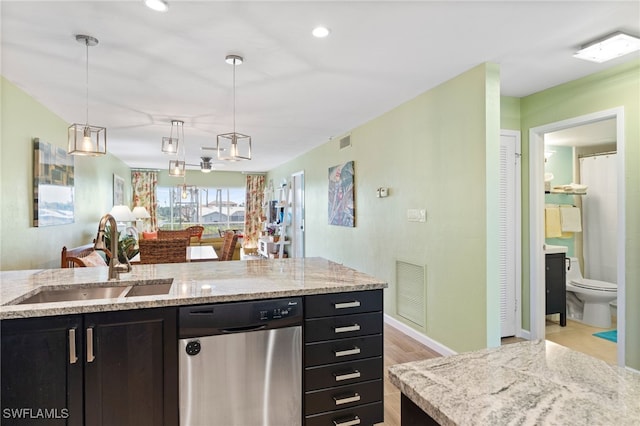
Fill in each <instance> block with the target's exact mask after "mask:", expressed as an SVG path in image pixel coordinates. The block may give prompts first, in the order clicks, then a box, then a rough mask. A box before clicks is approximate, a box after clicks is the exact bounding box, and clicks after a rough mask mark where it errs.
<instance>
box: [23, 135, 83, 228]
mask: <svg viewBox="0 0 640 426" xmlns="http://www.w3.org/2000/svg"><path fill="white" fill-rule="evenodd" d="M73 202H74V172H73V156H71V155H69V154H67V151H66V150H65V149H64V148H59V147H57V146H53V145H51V144H50V143H47V142H43V141H41V140H40V139H39V138H35V139H34V140H33V226H37V227H41V226H54V225H64V224H67V223H73V221H74V205H73Z"/></svg>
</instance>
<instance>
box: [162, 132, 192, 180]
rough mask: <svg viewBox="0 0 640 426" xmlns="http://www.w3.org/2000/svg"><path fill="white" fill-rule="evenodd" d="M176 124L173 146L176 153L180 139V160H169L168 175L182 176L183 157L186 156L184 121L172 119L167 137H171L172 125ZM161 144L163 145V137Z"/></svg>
mask: <svg viewBox="0 0 640 426" xmlns="http://www.w3.org/2000/svg"><path fill="white" fill-rule="evenodd" d="M174 125H175V126H176V139H175V141H174V146H175V149H176V153H178V140H180V141H181V142H182V143H181V144H180V145H181V146H182V160H179V159H175V160H169V176H175V177H184V176H185V166H186V162H185V157H186V147H185V141H184V121H180V120H172V121H171V135H170V137H169V139H172V137H173V126H174ZM162 142H163V146H164V138H163V141H162Z"/></svg>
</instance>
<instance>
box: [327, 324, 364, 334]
mask: <svg viewBox="0 0 640 426" xmlns="http://www.w3.org/2000/svg"><path fill="white" fill-rule="evenodd" d="M333 330H334V332H335V333H336V334H338V333H348V332H350V331H360V325H359V324H353V325H347V326H345V327H335V328H334V329H333Z"/></svg>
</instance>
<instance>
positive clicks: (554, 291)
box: [545, 253, 567, 327]
mask: <svg viewBox="0 0 640 426" xmlns="http://www.w3.org/2000/svg"><path fill="white" fill-rule="evenodd" d="M566 273H567V272H566V269H565V255H564V253H553V254H547V255H545V290H546V303H545V305H546V310H545V314H546V315H551V314H560V325H561V326H562V327H564V326H566V325H567V292H566V288H567V283H566Z"/></svg>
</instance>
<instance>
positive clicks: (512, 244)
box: [498, 131, 520, 337]
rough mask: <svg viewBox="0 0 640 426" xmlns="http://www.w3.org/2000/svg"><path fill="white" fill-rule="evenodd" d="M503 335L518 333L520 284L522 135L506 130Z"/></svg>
mask: <svg viewBox="0 0 640 426" xmlns="http://www.w3.org/2000/svg"><path fill="white" fill-rule="evenodd" d="M499 191H500V205H499V213H498V214H499V222H500V224H499V228H498V240H499V242H498V243H499V256H500V259H499V265H500V275H499V277H500V336H501V337H507V336H515V334H516V313H517V312H518V309H517V308H518V302H517V291H516V290H517V289H518V288H519V285H520V272H519V271H520V268H519V265H520V256H519V247H520V242H519V235H520V229H519V228H520V227H519V216H520V208H519V205H520V199H519V198H520V197H519V193H520V135H519V133H516V132H508V131H503V132H502V133H501V135H500V188H499Z"/></svg>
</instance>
